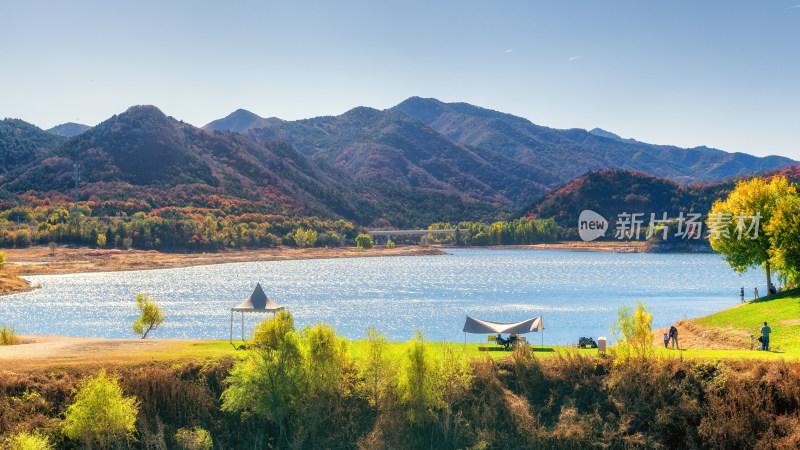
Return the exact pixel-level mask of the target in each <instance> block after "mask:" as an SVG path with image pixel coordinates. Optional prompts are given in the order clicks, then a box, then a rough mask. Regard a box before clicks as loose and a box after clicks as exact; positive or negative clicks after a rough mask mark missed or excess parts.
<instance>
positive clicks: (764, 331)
mask: <svg viewBox="0 0 800 450" xmlns="http://www.w3.org/2000/svg"><path fill="white" fill-rule="evenodd" d="M770 333H772V329H770V327H769V325H767V322H764V326H763V327H761V350H764V351H767V350H769V334H770Z"/></svg>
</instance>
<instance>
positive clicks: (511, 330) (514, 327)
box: [464, 316, 544, 334]
mask: <svg viewBox="0 0 800 450" xmlns="http://www.w3.org/2000/svg"><path fill="white" fill-rule="evenodd" d="M539 330H544V323H542V317H541V316H539V317H534V318H532V319H528V320H523V321H522V322H511V323H506V322H490V321H488V320H481V319H473V318H472V317H469V316H467V321H466V322H464V332H465V333H475V334H491V333H508V334H525V333H530V332H535V331H539Z"/></svg>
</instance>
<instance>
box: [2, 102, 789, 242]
mask: <svg viewBox="0 0 800 450" xmlns="http://www.w3.org/2000/svg"><path fill="white" fill-rule="evenodd" d="M66 125H70V124H65V125H63V126H59V127H56V129H51V130H50V131H49V132H46V131H44V130H41V129H39V128H37V127H35V126H33V125H31V124H28V123H26V122H24V121H21V120H18V119H6V120H4V121H2V122H0V187H1V188H2V189H3V190H5V191H6V192H7V193H8V194H9V195H21V194H22V193H28V194H27V195H34V194H31V193H39V194H36V195H38V196H39V198H61V199H65V198H67V199H68V198H70V197H69V195H70V193H71V188H72V186H73V183H74V179H73V174H74V165H75V164H78V173H79V176H80V193H81V197H82V199H89V198H96V199H101V200H103V199H116V200H125V199H126V197H131V196H144V197H146V198H147V201H148V202H149V203H150V204H151V205H153V206H154V207H155V206H170V205H182V206H185V205H187V204H189V203H192V202H194V203H197V202H196V200H192V201H189V200H187V199H189V198H192V199H196V198H198V197H197V196H188V195H186V192H188V191H192V192H202V193H203V195H206V196H207V195H218V196H224V197H226V198H230V199H234V200H235V199H240V200H242V201H246V202H249V203H248V205H250V206H248V208H250V209H251V210H258V211H260V212H267V213H282V214H298V215H305V216H314V215H315V216H319V217H324V218H344V219H347V220H353V221H355V222H356V223H358V224H361V225H365V226H398V227H416V226H425V225H427V224H429V223H432V222H438V221H451V222H457V221H459V220H479V219H485V218H495V217H497V216H498V214H503V211H506V213H505V214H508V213H509V212H510V211H513V210H520V209H521V208H523V207H524V205H529V204H532V202H534V201H535V200H537V199H539V198H542V197H543V196H544V195H546V194H548V193H551V192H554V191H557V190H558V189H559V188H560V187H562V186H565V185H567V184H568V183H569V182H570V181H572V180H574V179H575V178H576V177H580V176H582V175H584V174H586V173H587V172H591V171H594V170H598V169H622V170H629V171H639V172H642V173H643V174H644V173H646V174H649V175H652V176H657V177H663V178H665V179H668V180H672V181H671V182H672V183H673V184H674V185H675V186H680V185H681V184H685V183H689V182H717V181H721V180H726V179H729V178H733V177H738V176H743V175H747V174H753V173H759V172H764V171H768V170H772V169H777V168H782V167H786V166H789V165H791V164H794V163H795V162H794V161H792V160H791V159H788V158H784V157H780V156H768V157H755V156H751V155H746V154H742V153H727V152H724V151H721V150H716V149H710V148H706V147H696V148H691V149H684V148H678V147H674V146H662V145H652V144H646V143H642V142H638V141H635V140H630V139H622V138H620V137H619V136H617V135H615V134H613V133H610V132H606V131H604V130H600V129H595V130H592V131H586V130H582V129H570V130H559V129H553V128H547V127H543V126H539V125H536V124H533V123H531V122H530V121H528V120H526V119H524V118H521V117H517V116H513V115H510V114H505V113H501V112H497V111H493V110H489V109H485V108H480V107H477V106H473V105H469V104H466V103H444V102H441V101H438V100H436V99H423V98H419V97H412V98H409V99H408V100H406V101H404V102H402V103H400V104H399V105H397V106H395V107H393V108H389V109H386V110H377V109H372V108H367V107H357V108H354V109H352V110H350V111H347V112H345V113H344V114H341V115H339V116H324V117H316V118H312V119H305V120H296V121H284V120H280V119H277V118H268V119H265V118H262V117H259V116H257V115H255V114H253V113H250V112H248V111H245V110H237V111H235V112H233V113H232V114H230V115H228V116H227V117H225V118H222V119H219V120H215V121H213V122H211V123H209V124H208V125H206V126H204V127H203V128H197V127H194V126H192V125H189V124H186V123H184V122H181V121H179V120H176V119H174V118H171V117H168V116H166V115H165V114H164V113H162V112H161V111H160V110H158V109H157V108H155V107H153V106H137V107H132V108H130V109H129V110H127V111H126V112H124V113H121V114H118V115H115V116H113V117H111V118H110V119H108V120H106V121H104V122H103V123H101V124H98V125H97V126H95V127H93V128H90V129H84V128H83V127H82V126H79V125H77V124H73V125H76V126H77V127H67V126H66ZM87 128H88V127H87ZM81 129H82V130H83V131H82V132H80V133H79V134H76V135H73V136H70V137H64V136H61V135H69V134H70V133H72V132H77V131H78V130H81ZM6 196H7V195H6ZM194 206H201V205H194Z"/></svg>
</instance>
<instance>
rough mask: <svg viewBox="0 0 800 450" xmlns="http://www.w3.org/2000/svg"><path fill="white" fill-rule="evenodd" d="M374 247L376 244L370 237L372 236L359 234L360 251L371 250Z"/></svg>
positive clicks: (357, 242)
mask: <svg viewBox="0 0 800 450" xmlns="http://www.w3.org/2000/svg"><path fill="white" fill-rule="evenodd" d="M373 246H374V243H373V242H372V237H370V235H368V234H359V235H358V236H356V247H357V248H358V249H359V250H366V249H370V248H372V247H373Z"/></svg>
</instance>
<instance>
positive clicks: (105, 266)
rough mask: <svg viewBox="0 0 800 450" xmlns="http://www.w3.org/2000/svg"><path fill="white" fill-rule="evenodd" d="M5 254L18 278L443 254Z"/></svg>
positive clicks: (36, 250) (410, 250)
mask: <svg viewBox="0 0 800 450" xmlns="http://www.w3.org/2000/svg"><path fill="white" fill-rule="evenodd" d="M4 251H5V253H6V259H7V261H8V262H7V263H6V271H8V272H9V273H11V274H14V275H18V276H25V275H49V274H67V273H84V272H119V271H127V270H150V269H171V268H178V267H191V266H203V265H211V264H226V263H237V262H257V261H286V260H302V259H329V258H364V257H382V256H418V255H441V254H444V252H442V251H441V250H439V249H437V248H434V247H421V246H411V247H401V248H394V249H387V248H374V249H370V250H357V249H356V248H354V247H341V248H328V249H326V248H306V249H293V248H287V247H278V248H269V249H259V250H225V251H221V252H216V253H165V252H159V251H156V250H149V251H148V250H103V249H92V248H86V247H83V248H69V247H66V246H62V247H59V248H57V249H56V250H55V252H51V251H50V249H49V248H47V247H42V246H37V247H28V248H23V249H7V250H4Z"/></svg>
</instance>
